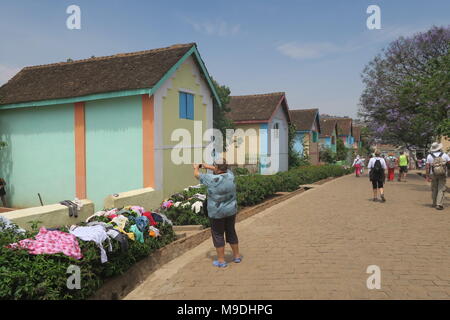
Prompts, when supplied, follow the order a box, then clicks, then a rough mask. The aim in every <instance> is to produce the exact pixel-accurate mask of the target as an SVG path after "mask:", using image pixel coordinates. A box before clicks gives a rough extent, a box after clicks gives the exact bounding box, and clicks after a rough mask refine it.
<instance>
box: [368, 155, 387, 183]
mask: <svg viewBox="0 0 450 320" xmlns="http://www.w3.org/2000/svg"><path fill="white" fill-rule="evenodd" d="M383 173H384V170H383V166H382V165H381V161H380V159H377V161H375V164H374V165H373V168H372V170H370V177H371V180H381V178H382V177H383Z"/></svg>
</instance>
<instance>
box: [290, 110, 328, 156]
mask: <svg viewBox="0 0 450 320" xmlns="http://www.w3.org/2000/svg"><path fill="white" fill-rule="evenodd" d="M290 114H291V119H292V123H293V124H294V125H295V128H296V134H295V138H294V151H296V152H298V153H299V154H300V155H302V156H307V157H308V158H309V160H310V162H311V164H313V165H317V164H319V136H320V129H321V128H320V117H319V109H300V110H291V111H290Z"/></svg>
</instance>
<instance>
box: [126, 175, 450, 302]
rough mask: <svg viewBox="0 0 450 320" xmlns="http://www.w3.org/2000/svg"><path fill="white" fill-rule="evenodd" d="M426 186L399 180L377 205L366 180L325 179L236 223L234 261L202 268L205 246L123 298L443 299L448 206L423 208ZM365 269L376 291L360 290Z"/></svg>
mask: <svg viewBox="0 0 450 320" xmlns="http://www.w3.org/2000/svg"><path fill="white" fill-rule="evenodd" d="M429 188H430V187H429V185H428V184H427V183H426V182H425V181H424V180H423V178H421V177H419V176H417V175H415V174H409V177H408V182H407V183H400V182H390V183H388V184H387V187H386V197H387V202H386V203H384V204H383V203H373V202H372V201H371V190H370V185H369V181H368V179H367V178H366V177H362V178H355V177H354V176H346V177H343V178H340V179H336V180H333V181H331V182H329V183H327V184H325V185H322V186H319V187H317V188H315V189H312V190H309V191H307V192H305V193H303V194H300V195H298V196H295V197H293V198H291V199H289V200H287V201H285V202H282V203H280V204H277V205H275V206H273V207H271V208H269V209H267V210H265V211H264V212H262V213H260V214H257V215H255V216H253V217H251V218H249V219H246V220H244V221H242V222H241V223H239V224H237V230H238V235H239V237H240V244H241V250H242V254H243V255H244V260H243V262H242V263H241V264H233V263H230V265H229V267H228V268H226V269H217V268H214V267H212V266H211V263H212V260H213V259H214V257H215V251H214V248H213V247H212V243H211V241H210V240H208V241H205V242H204V243H202V244H201V245H199V246H198V247H196V248H194V249H192V250H191V251H189V252H187V253H186V254H184V255H183V256H181V257H179V258H177V259H175V260H173V261H171V262H170V263H168V264H167V265H165V266H164V267H162V268H161V269H159V270H158V271H157V272H155V273H153V274H152V275H151V276H150V277H149V278H148V279H147V280H146V281H145V282H144V283H143V284H141V285H140V286H139V287H138V288H136V289H135V290H134V291H133V292H131V293H130V294H129V295H128V296H127V297H126V299H411V298H417V299H431V298H444V299H448V298H450V209H448V208H446V209H445V210H443V211H437V210H435V209H432V208H431V207H430V191H429V190H430V189H429ZM448 202H449V201H448V198H447V203H448ZM227 252H228V260H229V259H230V257H231V255H230V251H229V249H228V251H227ZM369 265H378V266H379V267H380V268H381V289H380V290H368V289H367V286H366V280H367V278H368V277H369V274H367V273H366V269H367V267H368V266H369Z"/></svg>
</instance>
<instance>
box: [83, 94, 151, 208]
mask: <svg viewBox="0 0 450 320" xmlns="http://www.w3.org/2000/svg"><path fill="white" fill-rule="evenodd" d="M85 121H86V192H87V198H88V199H90V200H92V201H93V202H94V203H95V207H96V209H97V210H101V209H102V208H103V202H104V199H105V198H106V197H107V196H108V195H110V194H115V193H121V192H125V191H129V190H134V189H139V188H143V174H142V168H143V165H142V158H143V157H142V97H141V96H140V95H137V96H129V97H121V98H113V99H103V100H95V101H88V102H86V105H85Z"/></svg>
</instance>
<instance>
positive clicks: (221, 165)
mask: <svg viewBox="0 0 450 320" xmlns="http://www.w3.org/2000/svg"><path fill="white" fill-rule="evenodd" d="M216 168H217V169H219V170H220V171H221V172H227V171H228V164H227V163H226V161H225V159H224V160H223V161H222V163H218V164H216Z"/></svg>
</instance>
